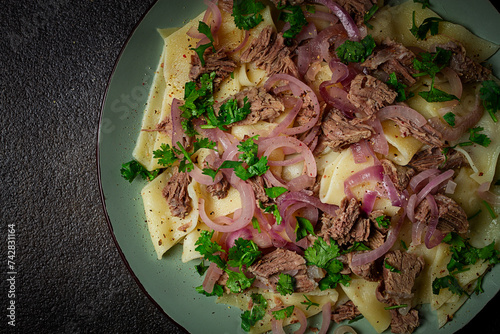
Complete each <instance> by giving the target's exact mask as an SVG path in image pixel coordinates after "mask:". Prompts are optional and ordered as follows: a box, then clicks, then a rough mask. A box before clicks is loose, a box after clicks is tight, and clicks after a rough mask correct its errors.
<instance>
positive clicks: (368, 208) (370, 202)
mask: <svg viewBox="0 0 500 334" xmlns="http://www.w3.org/2000/svg"><path fill="white" fill-rule="evenodd" d="M377 196H378V192H376V191H373V190H367V191H366V193H365V195H364V196H363V204H362V205H361V210H363V211H364V212H365V213H367V214H370V213H371V212H372V211H373V207H374V206H375V201H376V200H377Z"/></svg>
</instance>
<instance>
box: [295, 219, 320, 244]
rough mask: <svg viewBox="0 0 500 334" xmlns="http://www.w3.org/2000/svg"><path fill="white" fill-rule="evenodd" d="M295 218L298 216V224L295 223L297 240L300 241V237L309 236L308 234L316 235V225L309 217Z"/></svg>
mask: <svg viewBox="0 0 500 334" xmlns="http://www.w3.org/2000/svg"><path fill="white" fill-rule="evenodd" d="M295 218H297V224H296V225H295V235H296V240H295V241H299V240H300V239H302V238H305V237H307V235H308V234H312V235H316V234H314V227H313V225H312V224H311V222H310V221H309V220H308V219H306V218H303V217H295Z"/></svg>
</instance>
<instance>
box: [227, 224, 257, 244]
mask: <svg viewBox="0 0 500 334" xmlns="http://www.w3.org/2000/svg"><path fill="white" fill-rule="evenodd" d="M252 236H253V235H252V231H250V230H249V229H248V228H246V227H245V228H242V229H240V230H238V231H234V232H231V233H229V235H228V236H227V238H226V245H227V249H229V248H231V247H233V246H234V242H235V241H236V240H237V239H239V238H242V239H245V240H252Z"/></svg>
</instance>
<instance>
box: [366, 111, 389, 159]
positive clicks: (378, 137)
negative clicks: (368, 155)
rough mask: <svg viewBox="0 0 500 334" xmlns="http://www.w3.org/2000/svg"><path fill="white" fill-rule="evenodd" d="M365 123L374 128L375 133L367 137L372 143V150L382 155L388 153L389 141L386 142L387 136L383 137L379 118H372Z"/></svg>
mask: <svg viewBox="0 0 500 334" xmlns="http://www.w3.org/2000/svg"><path fill="white" fill-rule="evenodd" d="M366 123H367V124H368V125H370V126H371V127H372V128H373V129H374V130H375V134H373V135H372V136H371V138H370V139H369V140H370V142H371V144H372V148H373V150H374V151H375V152H377V153H380V154H382V155H388V154H389V143H388V142H387V138H386V137H385V134H384V129H383V128H382V123H380V120H379V119H378V118H372V119H370V120H368V121H367V122H366Z"/></svg>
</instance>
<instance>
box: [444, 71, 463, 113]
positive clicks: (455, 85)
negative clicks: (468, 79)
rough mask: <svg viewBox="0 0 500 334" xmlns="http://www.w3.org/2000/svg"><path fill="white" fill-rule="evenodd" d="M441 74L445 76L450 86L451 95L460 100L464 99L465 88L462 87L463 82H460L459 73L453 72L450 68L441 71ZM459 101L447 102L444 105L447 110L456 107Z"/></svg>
mask: <svg viewBox="0 0 500 334" xmlns="http://www.w3.org/2000/svg"><path fill="white" fill-rule="evenodd" d="M441 73H443V75H444V76H445V78H446V79H447V80H448V82H449V84H450V92H449V94H452V95H455V96H456V97H458V98H459V99H461V98H462V92H463V86H462V80H460V77H459V76H458V74H457V72H455V71H454V70H452V69H451V68H449V67H445V68H443V69H442V70H441ZM458 102H459V100H451V101H446V102H444V103H443V104H444V105H445V107H447V108H451V107H454V106H456V105H457V104H458Z"/></svg>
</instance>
